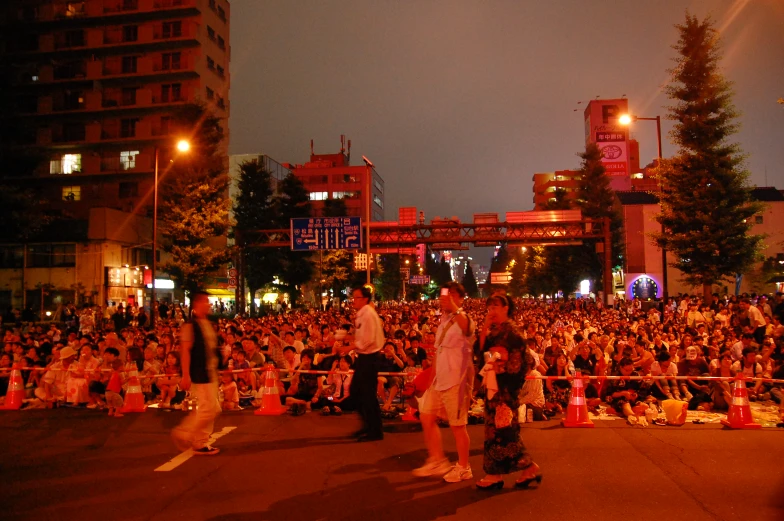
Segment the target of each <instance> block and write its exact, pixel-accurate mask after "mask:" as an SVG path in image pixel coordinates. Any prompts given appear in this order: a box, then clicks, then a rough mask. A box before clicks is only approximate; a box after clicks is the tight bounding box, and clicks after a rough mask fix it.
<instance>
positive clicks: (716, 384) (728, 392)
mask: <svg viewBox="0 0 784 521" xmlns="http://www.w3.org/2000/svg"><path fill="white" fill-rule="evenodd" d="M736 374H737V373H736V371H735V370H734V369H733V367H732V354H731V353H730V351H729V350H725V351H724V352H723V353H722V354H721V356H719V365H718V367H716V368H714V369H712V370H711V376H723V377H725V378H735V375H736ZM710 389H711V405H710V409H709V410H711V411H726V410H727V409H729V406H730V404H731V403H732V389H730V382H729V381H728V380H713V381H711V383H710ZM706 408H707V407H706V405H705V404H703V409H706Z"/></svg>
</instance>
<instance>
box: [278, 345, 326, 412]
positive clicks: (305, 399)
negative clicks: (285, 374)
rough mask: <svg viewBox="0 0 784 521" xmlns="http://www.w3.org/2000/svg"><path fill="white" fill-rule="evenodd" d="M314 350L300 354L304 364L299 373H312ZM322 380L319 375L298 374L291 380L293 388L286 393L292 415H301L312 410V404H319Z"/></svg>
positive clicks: (307, 350)
mask: <svg viewBox="0 0 784 521" xmlns="http://www.w3.org/2000/svg"><path fill="white" fill-rule="evenodd" d="M313 356H314V354H313V350H312V349H304V350H303V351H302V353H300V357H301V359H302V362H301V363H300V364H299V366H298V367H297V370H298V371H310V370H311V364H312V363H313ZM321 388H322V384H321V378H320V377H319V375H315V374H306V373H300V372H296V373H294V376H293V377H292V378H291V386H290V387H289V389H288V391H287V392H286V405H288V406H289V408H290V411H291V413H292V414H294V415H295V416H296V415H300V414H304V413H305V412H306V411H309V410H310V409H311V406H312V404H315V403H318V400H319V398H320V395H321Z"/></svg>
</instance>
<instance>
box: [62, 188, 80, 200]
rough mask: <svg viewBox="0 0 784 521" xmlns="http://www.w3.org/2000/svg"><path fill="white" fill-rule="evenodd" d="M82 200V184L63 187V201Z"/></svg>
mask: <svg viewBox="0 0 784 521" xmlns="http://www.w3.org/2000/svg"><path fill="white" fill-rule="evenodd" d="M81 200H82V187H81V186H64V187H63V201H81Z"/></svg>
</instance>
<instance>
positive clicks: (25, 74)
mask: <svg viewBox="0 0 784 521" xmlns="http://www.w3.org/2000/svg"><path fill="white" fill-rule="evenodd" d="M229 18H230V6H229V1H228V0H82V1H66V0H4V1H3V2H2V5H0V57H2V60H3V62H4V63H5V64H7V70H5V71H4V74H5V75H6V78H5V80H4V81H5V84H4V91H5V94H6V96H5V99H3V100H0V103H4V104H8V105H6V107H4V110H3V114H5V115H8V114H13V117H14V118H15V120H17V121H20V122H21V124H20V130H19V133H18V135H17V136H15V137H16V141H17V142H16V143H15V144H16V145H20V146H23V147H24V146H26V147H29V148H30V149H31V150H32V149H34V150H36V151H38V152H40V153H41V154H42V161H41V162H40V164H39V166H38V168H37V170H36V171H35V172H34V175H33V176H32V177H31V176H29V175H26V173H25V172H15V171H12V170H9V169H6V171H4V172H3V182H5V183H14V184H16V185H18V186H22V187H28V188H32V189H34V190H35V191H36V194H37V198H38V199H39V200H40V201H41V202H42V203H43V205H44V208H45V209H46V210H49V211H52V212H56V213H58V214H60V215H62V216H64V217H65V218H68V219H71V222H72V223H74V224H73V226H70V227H69V228H68V229H67V230H66V233H64V234H62V235H58V236H57V237H49V238H46V237H43V238H39V240H41V241H48V242H42V243H40V244H27V245H24V246H20V245H6V246H3V249H4V252H3V255H7V254H8V252H5V250H8V249H9V248H10V249H11V250H13V252H14V253H12V254H11V256H12V257H13V256H14V255H20V256H21V258H22V259H23V260H22V261H18V262H13V263H4V264H1V265H0V305H3V304H6V303H8V302H7V299H8V298H10V300H11V302H10V304H13V305H15V306H21V305H29V304H30V302H29V299H28V298H27V297H28V296H31V295H32V294H31V293H30V292H31V291H33V288H35V287H37V286H40V285H42V284H46V285H47V287H52V288H54V289H53V291H59V290H62V291H63V292H65V293H66V294H67V293H68V291H71V292H72V297H73V298H72V299H71V300H76V301H91V300H92V301H95V302H103V301H105V300H107V299H110V298H111V299H112V300H122V299H121V298H120V297H121V295H123V294H124V293H126V292H128V293H129V294H130V293H134V294H136V295H137V296H138V295H141V294H143V289H144V286H143V285H142V283H141V282H139V281H137V280H136V278H134V277H130V278H129V277H125V276H123V277H120V278H118V277H114V276H112V277H110V276H109V275H108V274H109V273H110V271H109V270H111V269H117V268H123V269H126V268H124V265H126V264H127V265H129V266H130V267H131V268H132V267H133V266H134V265H136V266H138V267H141V268H143V265H147V264H149V263H150V260H151V256H152V248H151V241H150V240H149V235H150V234H149V233H148V232H147V231H146V230H144V229H142V228H149V227H151V223H150V221H149V220H148V219H147V218H148V217H150V216H151V215H152V207H153V198H152V193H153V180H154V176H153V173H154V157H155V150H156V149H158V150H160V154H159V157H160V162H159V163H160V165H161V168H162V169H163V168H165V165H166V164H167V162H168V158H169V157H170V155H171V154H172V152H171V151H172V146H173V144H174V142H175V140H176V138H177V137H178V136H174V135H172V125H171V122H172V114H173V112H174V111H175V110H176V109H177V108H179V107H181V106H183V105H184V104H186V103H189V102H204V103H205V104H206V105H207V106H208V107H209V108H210V109H211V110H212V111H213V112H214V113H215V115H216V116H217V117H219V118H220V119H221V120H222V121H223V123H224V130H225V131H226V136H227V137H228V117H229V102H228V100H229V84H230V78H229V59H230V47H229V41H230V39H229V35H230V27H229ZM2 145H7V143H5V144H2V143H0V146H2ZM225 146H226V147H228V143H225ZM122 214H125V217H121V215H122ZM118 215H120V216H118ZM115 226H119V227H121V228H127V227H140V228H139V229H138V230H135V231H134V233H126V232H127V230H115V229H114V228H113V227H115ZM55 239H56V240H57V241H58V242H57V243H53V242H51V241H53V240H55ZM129 241H130V242H129ZM17 250H20V251H21V253H18V252H17ZM38 250H41V251H55V250H57V251H60V250H63V251H66V252H67V262H66V261H63V262H60V261H61V260H63V258H64V257H63V258H60V257H57V256H55V255H54V254H41V255H38V256H37V257H36V254H35V252H36V251H38ZM93 250H95V251H93ZM115 250H116V251H115ZM107 251H111V253H110V254H107ZM0 257H2V255H0ZM36 259H37V260H36ZM58 259H59V260H58ZM3 268H11V269H13V270H16V271H21V272H22V275H21V276H20V275H18V274H15V273H16V272H14V273H11V274H10V275H11V277H10V281H9V277H8V275H9V274H8V273H5V270H4V269H3ZM28 268H30V269H31V270H32V271H29V272H26V270H27V269H28ZM41 268H45V269H43V270H42V269H41ZM131 268H128V269H131ZM88 272H89V273H92V274H94V276H92V277H90V278H89V279H88V282H87V283H85V282H83V279H82V277H81V276H80V277H79V278H78V280H72V279H74V274H75V273H88ZM19 278H21V281H22V282H21V283H20V282H18V279H19ZM147 278H148V279H151V278H152V276H151V274H148V275H147ZM118 280H119V281H120V282H121V284H119V285H118V286H117V287H118V288H120V289H119V290H117V291H114V290H113V288H115V286H113V284H115V283H116V282H117V281H118ZM128 280H134V281H136V282H134V285H131V286H128V285H127V284H125V282H127V281H128ZM16 286H20V287H19V288H18V289H17V288H16ZM85 286H87V287H85ZM73 287H75V288H76V289H73ZM6 288H7V289H6ZM69 288H70V289H69ZM123 288H133V289H134V291H133V292H129V291H127V290H126V289H123ZM139 288H140V289H141V290H142V293H139V292H138V291H137V289H139ZM9 291H10V293H11V295H10V296H8V295H6V292H9ZM80 295H81V297H83V298H80ZM50 305H51V302H47V307H48V306H50Z"/></svg>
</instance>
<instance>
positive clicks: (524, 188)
mask: <svg viewBox="0 0 784 521" xmlns="http://www.w3.org/2000/svg"><path fill="white" fill-rule="evenodd" d="M687 8H688V9H690V11H691V12H692V13H694V14H697V15H698V16H700V17H702V16H704V15H706V14H708V13H711V14H712V16H713V18H714V19H715V20H716V21H717V22H718V23H717V27H718V28H720V29H721V30H722V35H723V44H724V60H723V62H722V66H723V68H724V72H725V75H726V76H727V77H728V78H729V79H730V80H731V81H733V82H734V83H735V90H736V97H735V105H736V107H737V109H739V110H740V111H741V112H742V113H743V116H742V119H741V124H742V130H741V132H740V133H739V134H738V135H737V141H738V142H739V143H740V144H741V146H742V148H743V150H744V151H745V152H746V153H747V154H748V155H749V159H748V168H749V170H750V171H751V183H752V184H756V185H758V186H766V185H767V186H771V185H772V186H776V187H778V188H784V167H782V165H784V146H782V133H783V130H784V106H782V105H778V104H777V103H776V100H777V99H778V98H780V97H784V30H783V29H784V2H782V1H781V0H751V1H748V0H657V1H648V2H644V1H614V2H606V1H601V2H599V1H587V0H552V1H545V0H540V1H533V0H526V1H524V0H509V1H478V0H466V1H463V0H452V1H427V0H417V1H413V0H411V1H409V0H399V1H398V0H394V1H393V0H386V1H384V0H334V1H318V2H316V1H298V2H286V1H282V0H280V1H279V0H275V1H272V0H232V2H231V30H232V34H231V46H232V62H231V80H232V84H231V94H230V95H231V121H230V129H231V146H230V148H231V153H232V154H250V153H263V154H268V155H269V156H271V157H272V158H274V159H276V160H277V161H279V162H291V163H304V162H306V161H307V160H308V154H309V146H310V145H309V143H310V140H311V139H314V140H315V147H316V153H335V152H337V151H338V150H339V148H340V134H346V136H347V137H348V138H349V139H351V140H352V164H362V161H361V156H362V155H366V156H368V157H369V158H370V159H371V160H372V161H373V162H374V163H375V165H376V168H377V170H378V172H379V173H380V174H381V175H382V176H383V178H384V180H385V182H386V207H385V213H386V219H387V220H395V219H396V218H397V208H398V207H399V206H416V207H418V208H419V209H422V210H424V211H425V214H426V217H427V219H428V220H429V219H431V218H432V217H434V216H452V215H456V216H459V217H460V218H461V219H463V220H470V219H471V215H472V214H473V213H480V212H498V213H499V214H501V218H503V213H504V212H506V211H510V210H530V209H531V208H532V207H533V201H532V198H533V194H532V186H533V183H532V176H533V174H534V173H535V172H551V171H553V170H560V169H567V168H576V167H577V166H578V164H579V158H578V157H577V154H578V153H579V152H581V151H582V150H584V146H585V144H584V143H585V142H584V134H583V132H584V130H583V109H584V108H585V103H586V102H587V101H588V100H590V99H593V98H595V97H597V96H599V97H601V98H614V97H621V96H622V95H624V94H625V95H626V97H627V98H628V99H629V105H630V109H631V112H632V113H634V114H637V115H639V116H644V117H653V116H656V115H657V114H660V115H662V117H664V116H665V115H666V114H667V111H666V105H667V104H668V100H667V98H666V97H665V96H664V95H663V94H662V86H663V85H665V84H666V82H667V80H668V74H667V72H666V69H667V68H668V67H670V66H671V64H672V61H671V60H672V58H674V57H675V51H673V50H672V48H671V45H673V44H674V43H675V42H676V41H677V32H676V29H675V28H674V24H676V23H680V22H682V21H683V19H684V12H685V10H686V9H687ZM578 101H582V103H581V104H578ZM575 109H577V111H575ZM671 126H672V123H671V122H669V121H668V122H665V123H664V128H663V132H664V133H665V134H666V133H667V132H668V131H669V130H670V128H671ZM655 129H656V126H655V123H653V122H645V121H642V122H638V123H637V124H636V126H635V127H633V128H632V137H634V138H636V139H638V140H639V141H640V145H641V157H640V159H641V163H642V164H643V165H645V164H646V163H648V162H649V161H650V160H651V159H653V158H654V157H655V155H656V135H655V134H656V132H655ZM664 141H665V142H664V155H665V156H668V155H671V154H672V153H674V151H675V149H674V147H673V146H672V145H671V144H670V143H669V142H668V139H667V137H666V135H665V136H664ZM766 172H767V173H766ZM766 176H767V178H766ZM483 263H485V262H483Z"/></svg>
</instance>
